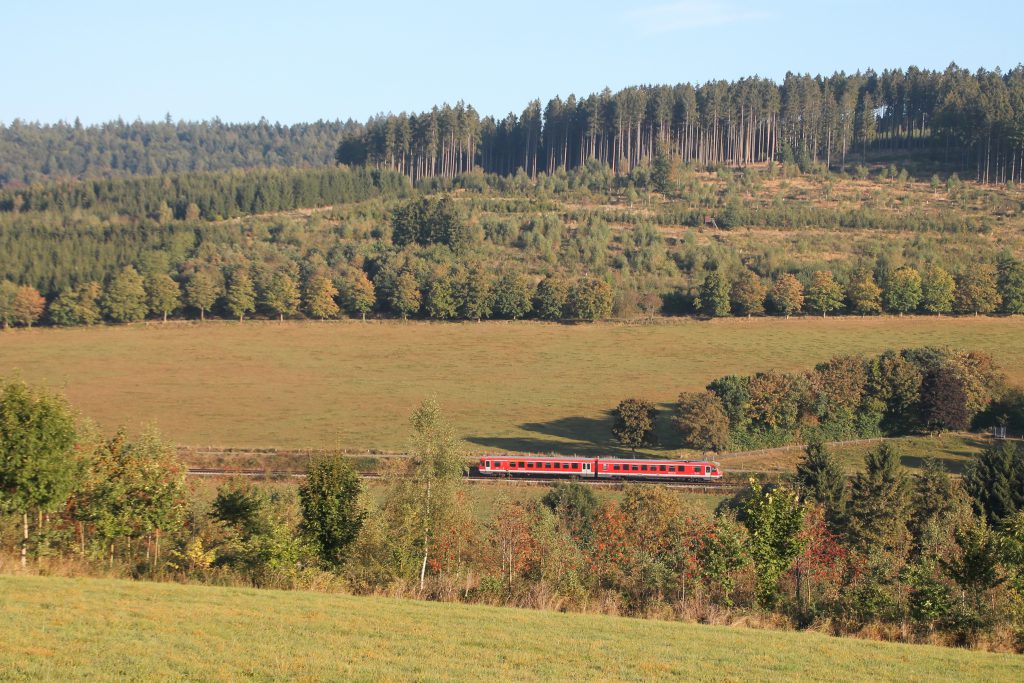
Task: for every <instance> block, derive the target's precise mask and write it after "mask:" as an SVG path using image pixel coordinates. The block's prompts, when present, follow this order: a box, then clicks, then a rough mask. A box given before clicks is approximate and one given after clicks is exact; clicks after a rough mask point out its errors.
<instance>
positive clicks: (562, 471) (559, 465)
mask: <svg viewBox="0 0 1024 683" xmlns="http://www.w3.org/2000/svg"><path fill="white" fill-rule="evenodd" d="M596 463H597V458H559V457H548V456H543V457H542V456H536V455H485V456H484V457H482V458H480V465H479V470H480V474H484V475H488V474H495V475H505V476H534V477H538V476H539V477H577V478H580V479H584V478H588V479H593V478H594V471H595V470H594V468H595V465H596Z"/></svg>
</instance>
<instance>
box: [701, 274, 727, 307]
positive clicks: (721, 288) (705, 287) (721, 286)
mask: <svg viewBox="0 0 1024 683" xmlns="http://www.w3.org/2000/svg"><path fill="white" fill-rule="evenodd" d="M696 306H697V310H699V311H700V312H701V313H703V314H704V315H706V316H709V317H712V318H718V317H722V316H726V315H729V281H728V280H727V279H726V278H725V277H723V276H722V273H720V272H719V271H717V270H715V271H712V272H710V273H708V276H707V277H706V278H704V283H703V284H702V285H701V287H700V293H699V294H698V295H697V301H696Z"/></svg>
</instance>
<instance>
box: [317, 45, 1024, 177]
mask: <svg viewBox="0 0 1024 683" xmlns="http://www.w3.org/2000/svg"><path fill="white" fill-rule="evenodd" d="M1022 145H1024V68H1022V67H1021V66H1017V67H1016V68H1014V69H1012V70H1010V71H1008V72H1007V73H1005V74H1003V73H1002V72H1001V71H1000V70H999V69H996V70H994V71H989V70H985V69H979V70H978V71H977V72H975V73H973V74H972V73H971V72H969V71H968V70H966V69H962V68H960V67H958V66H957V65H956V64H950V66H949V67H948V68H947V69H945V70H944V71H931V70H927V69H919V68H917V67H910V68H908V69H906V70H903V69H886V70H885V71H883V72H882V73H880V74H879V73H876V72H875V71H872V70H868V71H866V72H864V73H861V72H857V73H855V74H846V73H843V72H838V73H835V74H832V75H831V76H821V75H819V76H814V77H812V76H811V75H809V74H793V73H787V74H786V76H785V78H784V80H783V82H782V83H781V84H779V83H775V82H773V81H771V80H768V79H762V78H758V77H753V78H742V79H739V80H737V81H732V82H729V81H724V80H718V81H709V82H707V83H704V84H700V85H692V84H689V83H686V84H678V85H675V86H669V85H659V86H631V87H627V88H624V89H622V90H620V91H618V92H616V93H612V92H611V91H610V90H608V89H605V90H604V91H602V92H601V93H594V94H591V95H589V96H587V97H585V98H583V97H581V98H579V99H577V98H576V96H575V95H570V96H569V97H567V98H566V99H565V100H563V99H562V98H561V97H555V98H554V99H552V100H550V101H548V103H547V104H546V105H545V106H544V107H543V108H542V106H541V102H540V101H539V100H533V101H531V102H529V103H528V104H527V105H526V108H525V109H523V111H522V113H521V114H519V115H516V114H514V113H509V114H508V115H507V116H505V117H504V118H501V119H497V118H492V117H484V118H480V116H479V115H478V114H477V113H476V111H475V110H474V109H473V108H472V107H471V106H466V105H464V104H463V103H461V102H460V103H458V104H456V105H455V106H449V105H447V104H445V105H443V106H441V107H434V108H432V109H431V110H430V111H425V112H421V113H404V112H403V113H401V114H397V115H395V114H387V115H381V116H377V117H374V118H371V119H370V120H369V121H367V122H366V125H365V127H363V128H362V129H355V128H353V129H351V130H350V131H349V132H348V133H347V134H346V136H345V139H344V140H343V141H342V142H341V143H340V144H339V146H338V150H337V159H338V161H339V162H340V163H344V164H369V165H372V166H374V167H377V168H387V169H393V170H397V171H399V172H401V173H404V174H406V175H408V176H410V177H411V178H413V179H414V180H418V179H420V178H424V177H434V176H440V177H454V176H455V175H458V174H460V173H463V172H465V171H466V170H471V169H473V168H477V167H479V168H481V169H483V170H484V171H485V172H491V173H497V174H500V175H511V174H514V173H515V172H516V171H517V170H518V169H522V170H523V171H524V172H525V173H526V174H527V175H529V176H530V177H536V176H537V175H538V174H539V173H541V172H547V173H549V174H551V173H554V172H555V171H556V170H557V169H566V170H568V169H572V168H576V167H580V166H585V165H586V164H587V163H588V162H589V161H591V160H596V161H599V162H601V163H604V164H607V165H609V166H611V167H612V168H613V169H614V170H615V171H616V173H629V172H630V171H631V170H632V169H633V168H635V167H636V166H638V165H640V164H641V163H643V162H644V161H645V160H650V159H653V158H655V157H656V156H657V155H663V156H674V157H678V158H679V159H681V160H682V161H683V162H686V163H689V162H695V163H697V164H700V165H718V164H722V165H746V164H751V163H758V162H769V161H780V162H785V161H796V162H798V163H800V164H801V166H803V167H809V166H810V165H811V164H813V163H819V162H820V163H823V164H824V165H825V166H826V167H828V168H833V167H837V168H840V169H842V170H845V169H846V164H847V159H848V157H852V156H854V155H856V156H858V157H859V158H860V159H864V158H866V154H867V151H868V150H869V149H872V150H883V151H894V150H901V151H906V152H908V153H910V154H911V155H912V156H914V155H916V156H918V157H919V158H928V159H937V160H941V161H943V162H946V163H951V164H954V165H955V166H956V167H958V168H960V169H961V170H967V171H970V172H971V173H973V174H975V176H976V177H977V179H978V180H979V181H982V182H1005V181H1007V180H1011V181H1012V180H1016V181H1018V182H1019V180H1020V178H1021V175H1022V172H1024V146H1022Z"/></svg>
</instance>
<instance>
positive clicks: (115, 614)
mask: <svg viewBox="0 0 1024 683" xmlns="http://www.w3.org/2000/svg"><path fill="white" fill-rule="evenodd" d="M0 611H2V612H3V614H4V617H5V618H4V619H3V621H2V622H0V680H25V679H33V680H62V681H71V680H95V679H97V678H101V679H103V680H214V679H216V680H282V679H288V680H358V681H382V680H419V681H451V680H456V681H457V680H474V681H507V680H520V681H531V680H634V681H641V680H691V681H711V680H714V681H722V680H726V681H769V680H780V679H786V680H791V681H817V680H821V679H822V677H823V675H825V673H824V672H826V671H827V672H828V673H827V676H828V678H829V679H830V680H900V681H948V680H959V681H975V680H977V681H1015V680H1020V679H1021V678H1022V677H1024V660H1022V659H1021V658H1020V657H1017V656H1013V655H1002V654H991V653H980V652H970V651H964V650H955V649H948V648H936V647H930V646H906V645H894V644H888V643H879V642H871V641H862V640H852V639H843V640H839V639H834V638H830V637H827V636H824V635H820V634H815V633H787V632H773V631H757V630H746V629H741V628H728V627H714V626H697V625H688V624H678V623H668V622H661V621H645V620H634V619H624V618H616V617H606V616H595V615H586V614H560V613H554V612H539V611H538V612H533V611H522V610H512V609H500V608H495V607H479V606H466V605H454V604H438V603H424V602H416V601H409V600H396V599H386V598H357V597H350V596H344V595H321V594H312V593H301V592H279V591H267V590H260V591H256V590H248V589H238V588H212V587H196V586H182V585H176V584H153V583H131V582H125V581H112V580H93V579H74V580H72V579H58V578H38V577H32V578H25V577H10V576H4V577H0Z"/></svg>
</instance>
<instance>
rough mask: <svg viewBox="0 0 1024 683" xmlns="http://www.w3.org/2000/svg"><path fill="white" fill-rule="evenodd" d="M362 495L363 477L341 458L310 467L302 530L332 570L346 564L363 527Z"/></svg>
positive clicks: (301, 498)
mask: <svg viewBox="0 0 1024 683" xmlns="http://www.w3.org/2000/svg"><path fill="white" fill-rule="evenodd" d="M361 491H362V484H361V483H360V481H359V475H358V474H357V473H356V471H355V470H354V469H352V465H351V464H350V463H349V461H348V460H347V459H346V458H345V457H343V456H341V455H328V456H323V457H321V458H318V459H317V460H315V461H313V462H312V463H310V465H309V469H308V471H307V475H306V480H305V481H304V482H303V483H302V484H301V485H300V486H299V501H300V504H301V508H302V529H303V531H304V532H305V533H306V534H308V535H309V537H310V538H311V539H312V541H313V544H314V545H315V546H316V548H317V550H318V551H319V554H320V558H321V559H322V560H323V561H324V563H325V564H327V565H328V566H330V567H333V568H338V567H341V565H342V564H344V562H345V558H346V552H347V549H348V547H349V546H350V545H351V544H352V542H353V541H355V539H356V536H357V535H358V534H359V530H360V529H361V528H362V526H363V521H364V519H365V518H366V511H365V510H363V509H362V507H361V506H360V503H359V496H360V493H361Z"/></svg>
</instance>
